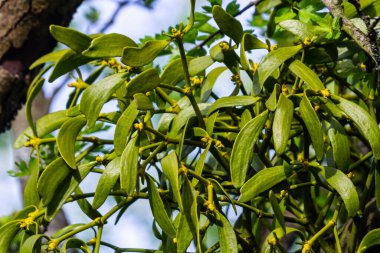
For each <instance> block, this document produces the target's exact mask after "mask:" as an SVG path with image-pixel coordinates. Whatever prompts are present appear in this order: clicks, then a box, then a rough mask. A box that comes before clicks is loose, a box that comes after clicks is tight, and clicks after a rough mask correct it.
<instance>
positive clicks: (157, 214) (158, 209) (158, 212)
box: [146, 174, 176, 238]
mask: <svg viewBox="0 0 380 253" xmlns="http://www.w3.org/2000/svg"><path fill="white" fill-rule="evenodd" d="M146 181H147V184H148V193H149V194H148V195H149V204H150V208H151V210H152V213H153V217H154V219H155V220H156V222H157V223H158V225H159V226H160V227H161V228H162V230H163V231H164V232H165V234H167V235H168V236H170V237H171V238H175V237H176V231H175V228H174V226H173V223H172V221H171V220H170V218H169V216H168V214H167V213H166V210H165V207H164V203H163V202H162V200H161V197H160V193H159V192H158V190H157V188H156V185H155V184H154V182H153V179H152V178H151V177H150V176H149V175H148V174H146Z"/></svg>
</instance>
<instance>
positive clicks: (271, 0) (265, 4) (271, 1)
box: [256, 0, 282, 13]
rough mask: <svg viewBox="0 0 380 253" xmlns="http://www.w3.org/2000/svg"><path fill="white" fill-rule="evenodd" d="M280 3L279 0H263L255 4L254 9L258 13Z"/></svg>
mask: <svg viewBox="0 0 380 253" xmlns="http://www.w3.org/2000/svg"><path fill="white" fill-rule="evenodd" d="M281 3H282V1H281V0H264V1H261V2H260V3H259V4H258V5H257V7H256V10H257V11H258V12H259V13H263V12H266V11H268V10H270V9H272V8H274V7H276V6H277V5H280V4H281Z"/></svg>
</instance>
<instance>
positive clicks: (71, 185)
mask: <svg viewBox="0 0 380 253" xmlns="http://www.w3.org/2000/svg"><path fill="white" fill-rule="evenodd" d="M96 164H97V162H90V163H87V164H81V165H80V166H79V167H78V169H77V170H71V174H70V176H69V177H67V178H66V179H65V180H64V181H63V182H62V183H61V184H60V185H59V187H58V188H57V189H56V191H55V194H54V198H52V200H51V201H50V203H49V204H48V205H47V208H46V214H45V218H46V219H47V220H48V221H51V220H52V219H53V218H54V217H55V216H56V215H57V213H58V212H59V210H61V208H62V206H63V205H64V204H65V202H66V200H67V198H68V197H70V195H71V194H72V193H73V192H74V190H75V188H77V187H78V185H79V184H80V183H81V182H82V181H83V179H84V178H85V177H86V176H87V175H88V173H90V171H91V170H92V168H94V166H95V165H96Z"/></svg>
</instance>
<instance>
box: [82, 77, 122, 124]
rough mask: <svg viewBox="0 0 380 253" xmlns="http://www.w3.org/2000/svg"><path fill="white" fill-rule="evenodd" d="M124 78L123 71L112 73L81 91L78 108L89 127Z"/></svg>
mask: <svg viewBox="0 0 380 253" xmlns="http://www.w3.org/2000/svg"><path fill="white" fill-rule="evenodd" d="M125 79H126V77H125V74H124V73H118V74H113V75H111V76H108V77H106V78H104V79H102V80H100V81H99V82H97V83H95V84H93V85H91V86H90V87H88V88H87V89H86V90H85V91H84V92H83V95H82V99H81V101H80V110H81V111H82V112H83V114H84V115H86V117H87V125H88V127H89V128H92V127H93V126H95V122H96V120H97V118H98V116H99V113H100V111H101V109H102V107H103V105H104V104H105V103H106V102H107V101H108V100H109V99H110V97H111V96H112V94H113V93H114V92H115V91H116V90H117V89H118V88H119V87H120V86H121V85H122V84H123V83H124V82H125Z"/></svg>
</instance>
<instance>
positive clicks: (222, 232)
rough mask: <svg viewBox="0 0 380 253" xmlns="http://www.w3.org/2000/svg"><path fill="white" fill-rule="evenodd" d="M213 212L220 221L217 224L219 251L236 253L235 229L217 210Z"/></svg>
mask: <svg viewBox="0 0 380 253" xmlns="http://www.w3.org/2000/svg"><path fill="white" fill-rule="evenodd" d="M215 213H216V215H217V217H218V218H219V220H220V221H221V224H220V225H219V224H217V225H218V226H217V228H218V237H219V244H220V252H221V253H238V244H237V240H236V235H235V230H234V228H233V227H232V225H231V224H230V221H229V220H228V219H227V218H226V217H224V215H223V214H222V213H220V212H219V211H218V210H215Z"/></svg>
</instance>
